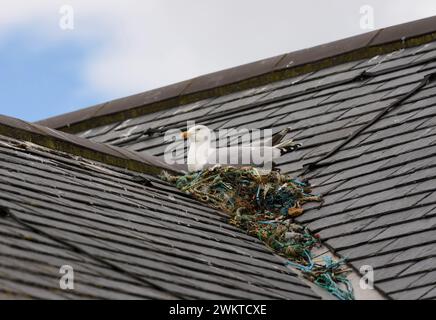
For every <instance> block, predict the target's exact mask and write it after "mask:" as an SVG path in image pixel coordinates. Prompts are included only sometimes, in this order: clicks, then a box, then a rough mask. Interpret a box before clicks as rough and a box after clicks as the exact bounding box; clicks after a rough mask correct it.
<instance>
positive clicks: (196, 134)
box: [182, 125, 210, 143]
mask: <svg viewBox="0 0 436 320" xmlns="http://www.w3.org/2000/svg"><path fill="white" fill-rule="evenodd" d="M182 138H183V139H187V140H189V141H190V142H197V143H201V142H205V141H209V139H210V130H209V128H208V127H206V126H202V125H196V126H193V127H191V128H190V129H189V130H188V131H185V132H182Z"/></svg>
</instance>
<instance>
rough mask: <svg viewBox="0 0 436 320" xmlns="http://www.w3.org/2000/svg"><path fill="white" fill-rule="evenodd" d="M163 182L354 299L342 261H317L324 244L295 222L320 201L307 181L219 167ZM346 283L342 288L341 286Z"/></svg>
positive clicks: (321, 283) (318, 281)
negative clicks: (316, 253)
mask: <svg viewBox="0 0 436 320" xmlns="http://www.w3.org/2000/svg"><path fill="white" fill-rule="evenodd" d="M162 179H163V180H165V181H168V182H170V183H173V184H175V185H176V187H177V188H178V189H180V190H181V191H183V192H185V193H188V194H190V195H192V196H193V197H194V198H196V199H197V200H199V201H202V202H205V203H207V204H208V205H209V206H211V207H213V208H215V209H219V210H221V211H224V212H226V213H228V214H229V218H230V223H231V224H233V225H235V226H237V227H239V228H241V229H243V230H245V231H246V232H247V233H248V234H250V235H253V236H255V237H257V238H258V239H260V240H262V241H263V242H264V243H265V244H266V245H268V246H269V247H270V248H272V249H273V250H274V251H275V252H276V253H278V254H280V255H282V256H284V257H286V258H287V259H289V262H288V264H290V265H292V266H293V267H296V268H297V269H299V270H301V271H302V272H303V274H304V276H305V277H306V278H307V279H309V280H310V281H312V282H314V283H316V284H318V285H319V286H321V287H323V288H325V289H326V290H328V291H330V292H331V293H332V294H334V295H335V296H337V297H338V298H340V299H351V298H352V297H353V295H352V289H351V286H350V284H349V282H348V280H347V279H346V277H345V274H346V269H345V268H344V263H343V261H339V262H334V261H332V260H328V261H327V260H326V261H323V262H315V261H314V260H313V257H312V254H311V251H312V249H313V248H314V247H316V246H319V245H320V241H319V239H318V237H317V236H316V235H312V234H311V233H310V232H309V230H308V229H307V227H305V226H302V225H300V224H298V223H295V221H294V219H295V218H296V217H298V216H300V215H301V214H303V207H302V205H303V204H304V203H307V202H313V201H317V202H319V201H321V197H320V196H317V195H314V194H312V190H311V186H310V184H309V182H308V181H305V180H298V179H293V178H291V177H289V176H286V175H282V174H280V173H279V172H278V171H269V172H262V171H261V170H259V169H257V168H253V167H242V168H241V167H232V166H215V167H212V168H208V169H204V170H202V171H198V172H195V173H191V174H187V175H184V176H170V175H169V174H167V173H164V175H163V176H162ZM341 284H342V285H341Z"/></svg>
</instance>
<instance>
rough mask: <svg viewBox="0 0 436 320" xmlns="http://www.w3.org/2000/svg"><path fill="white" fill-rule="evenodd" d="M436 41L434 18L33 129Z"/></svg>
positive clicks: (137, 112)
mask: <svg viewBox="0 0 436 320" xmlns="http://www.w3.org/2000/svg"><path fill="white" fill-rule="evenodd" d="M435 39H436V16H434V17H429V18H425V19H421V20H417V21H413V22H408V23H403V24H400V25H396V26H392V27H388V28H383V29H379V30H376V31H372V32H368V33H364V34H360V35H357V36H353V37H349V38H346V39H342V40H337V41H334V42H330V43H327V44H324V45H319V46H315V47H312V48H308V49H303V50H299V51H294V52H291V53H287V54H283V55H279V56H276V57H272V58H268V59H264V60H260V61H256V62H252V63H249V64H244V65H241V66H238V67H234V68H230V69H226V70H222V71H218V72H214V73H210V74H206V75H203V76H200V77H196V78H193V79H191V80H187V81H182V82H179V83H175V84H172V85H169V86H165V87H162V88H158V89H154V90H150V91H147V92H143V93H139V94H135V95H132V96H128V97H125V98H120V99H116V100H113V101H109V102H106V103H102V104H99V105H96V106H92V107H89V108H85V109H81V110H78V111H74V112H71V113H67V114H63V115H59V116H56V117H52V118H49V119H46V120H42V121H39V122H38V124H41V125H44V126H46V127H49V128H55V129H59V130H62V131H65V132H72V133H75V132H80V131H85V130H88V129H91V128H95V127H98V126H103V125H107V124H111V123H114V122H118V121H123V120H126V119H128V118H132V117H138V116H141V115H144V114H147V113H151V112H156V111H158V110H163V109H167V108H171V107H174V106H179V105H184V104H188V103H192V102H196V101H199V100H203V99H206V98H212V97H218V96H222V95H226V94H230V93H233V92H237V91H242V90H245V89H250V88H254V87H258V86H262V85H265V84H267V83H271V82H276V81H280V80H284V79H288V78H291V77H294V76H297V75H301V74H306V73H309V72H313V71H318V70H321V69H325V68H328V67H332V66H336V65H339V64H342V63H346V62H350V61H357V60H360V59H364V58H371V57H374V56H376V55H379V54H386V53H390V52H393V51H396V50H399V49H403V48H408V47H414V46H417V45H421V44H424V43H428V42H431V41H434V40H435Z"/></svg>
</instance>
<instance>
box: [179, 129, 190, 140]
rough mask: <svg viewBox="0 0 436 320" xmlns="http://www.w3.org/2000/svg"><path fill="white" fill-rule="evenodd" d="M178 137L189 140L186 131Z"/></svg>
mask: <svg viewBox="0 0 436 320" xmlns="http://www.w3.org/2000/svg"><path fill="white" fill-rule="evenodd" d="M180 136H181V137H182V139H184V140H186V139H188V138H189V133H188V131H184V132H182V133H181V134H180Z"/></svg>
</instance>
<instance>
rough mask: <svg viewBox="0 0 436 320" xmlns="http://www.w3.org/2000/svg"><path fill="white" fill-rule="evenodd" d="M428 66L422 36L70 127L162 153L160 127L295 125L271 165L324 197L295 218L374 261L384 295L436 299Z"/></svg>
mask: <svg viewBox="0 0 436 320" xmlns="http://www.w3.org/2000/svg"><path fill="white" fill-rule="evenodd" d="M432 19H433V21H434V20H435V19H434V18H432ZM401 28H403V31H404V30H407V28H404V27H403V26H402V27H401ZM433 29H435V28H434V27H433ZM391 33H394V32H391ZM379 34H380V33H379ZM397 35H398V34H397ZM403 40H404V39H403ZM434 74H436V42H432V41H430V42H427V43H423V44H420V45H417V46H411V47H407V48H404V49H400V50H394V51H393V52H390V53H387V54H382V55H374V56H373V57H370V58H367V59H358V60H355V61H349V62H346V63H340V64H338V65H335V66H332V67H329V68H324V69H321V70H317V71H313V72H308V73H304V74H301V75H298V76H296V77H291V78H289V79H285V80H281V81H276V82H272V83H270V84H266V85H263V86H259V87H254V88H251V89H246V90H242V91H238V92H236V93H231V94H226V95H221V96H218V97H210V98H207V99H204V100H199V101H196V102H193V103H189V104H185V105H180V106H177V107H173V108H165V109H163V110H159V111H156V112H150V113H148V114H144V115H141V116H138V117H133V118H129V119H127V120H124V121H119V122H118V121H117V122H114V123H111V124H108V125H106V126H100V127H98V128H90V129H89V130H85V131H83V132H80V133H78V134H79V135H80V136H82V137H85V138H87V139H90V140H91V141H95V142H101V143H106V144H110V145H114V146H118V147H122V148H125V149H127V150H130V151H135V152H139V153H144V154H152V155H155V156H158V157H161V156H162V154H163V152H164V150H165V148H166V144H165V143H164V141H163V132H165V131H166V130H167V129H170V128H180V129H184V128H185V127H186V121H187V120H195V121H196V123H200V124H205V125H208V126H209V127H211V128H213V129H218V128H236V129H237V128H272V129H273V130H274V132H278V131H279V130H281V129H283V128H285V127H289V126H291V127H292V128H293V131H292V132H291V133H290V135H289V137H292V138H294V139H296V140H298V141H299V142H302V143H303V144H304V147H303V148H302V149H301V150H299V151H298V152H297V153H292V154H288V155H285V156H284V157H283V158H282V159H280V161H278V164H279V167H280V168H281V169H282V171H283V172H286V173H289V174H291V175H295V176H298V175H302V174H304V175H305V176H306V177H309V178H310V180H311V182H312V183H313V184H314V185H315V186H316V188H315V192H318V193H322V194H323V195H324V198H325V202H324V203H323V205H322V206H319V205H318V204H311V205H308V206H307V208H306V211H305V214H304V215H303V216H302V217H301V218H299V221H300V222H302V223H305V224H307V225H308V226H309V227H310V229H311V230H312V231H314V232H318V233H319V234H320V235H321V238H322V239H323V241H324V242H325V244H326V245H327V246H329V247H330V248H331V249H332V250H333V251H334V252H336V253H337V254H339V255H341V256H346V257H348V258H349V261H350V264H351V265H352V266H353V267H355V269H356V270H359V269H360V267H361V266H363V265H370V266H372V267H373V268H375V278H376V287H377V289H378V290H379V291H380V292H382V293H384V294H386V296H388V297H389V298H393V299H408V298H410V299H418V298H419V299H434V298H436V269H435V266H436V264H435V262H436V258H435V257H436V243H435V241H436V238H435V235H436V232H435V228H436V192H435V190H436V187H435V172H436V171H435V169H434V166H435V165H436V157H435V154H436V135H435V130H436V121H435V119H436V117H435V115H436V81H434V77H433V75H434ZM126 103H127V101H126ZM103 109H104V107H103ZM103 109H100V111H101V110H103ZM152 111H154V110H152ZM58 120H59V119H58ZM350 136H352V138H350ZM347 139H348V140H347ZM344 141H347V143H346V144H345V145H343V143H344ZM335 148H339V149H337V150H335ZM332 150H335V152H334V153H333V154H330V153H331V151H332ZM326 155H328V157H327V158H325V159H324V158H323V157H325V156H326ZM320 160H322V161H321V162H320V163H318V167H313V168H312V169H311V170H309V171H306V172H304V171H305V170H304V169H303V166H305V165H307V164H310V163H313V162H316V161H320Z"/></svg>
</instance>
